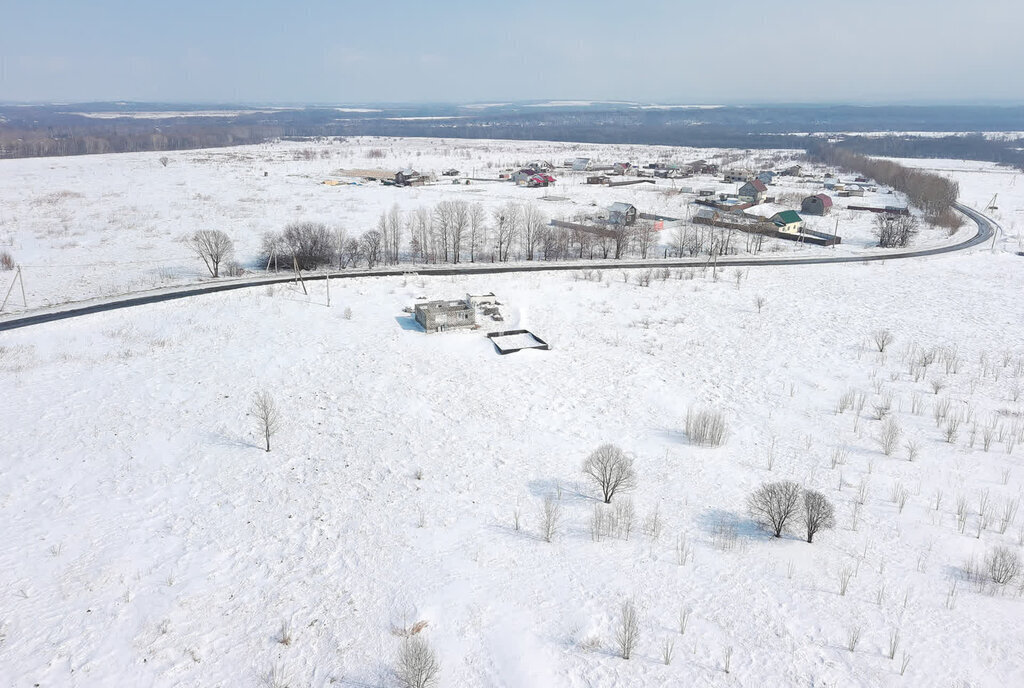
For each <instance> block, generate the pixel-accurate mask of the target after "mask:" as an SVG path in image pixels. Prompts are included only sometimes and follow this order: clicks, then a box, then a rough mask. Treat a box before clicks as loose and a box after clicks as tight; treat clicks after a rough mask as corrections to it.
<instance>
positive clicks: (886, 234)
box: [875, 213, 918, 248]
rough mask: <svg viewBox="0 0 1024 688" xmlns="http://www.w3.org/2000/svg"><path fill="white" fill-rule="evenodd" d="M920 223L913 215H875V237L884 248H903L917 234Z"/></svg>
mask: <svg viewBox="0 0 1024 688" xmlns="http://www.w3.org/2000/svg"><path fill="white" fill-rule="evenodd" d="M917 230H918V222H917V218H916V217H914V216H913V215H909V214H908V215H896V214H891V213H879V214H878V215H875V236H877V237H878V245H879V246H881V247H882V248H893V247H903V246H906V245H908V244H909V243H910V240H911V239H912V238H913V237H914V235H915V234H917Z"/></svg>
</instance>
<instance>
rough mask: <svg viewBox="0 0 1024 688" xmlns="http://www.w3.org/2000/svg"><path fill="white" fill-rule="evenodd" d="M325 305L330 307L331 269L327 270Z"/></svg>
mask: <svg viewBox="0 0 1024 688" xmlns="http://www.w3.org/2000/svg"><path fill="white" fill-rule="evenodd" d="M327 307H328V308H330V307H331V271H330V270H328V271H327Z"/></svg>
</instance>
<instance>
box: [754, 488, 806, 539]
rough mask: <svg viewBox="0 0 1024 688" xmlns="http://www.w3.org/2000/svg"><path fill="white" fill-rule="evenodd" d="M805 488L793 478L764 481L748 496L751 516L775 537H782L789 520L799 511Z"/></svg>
mask: <svg viewBox="0 0 1024 688" xmlns="http://www.w3.org/2000/svg"><path fill="white" fill-rule="evenodd" d="M802 492H803V490H801V489H800V485H799V484H798V483H795V482H793V481H791V480H782V481H779V482H776V483H764V484H762V485H761V487H759V488H758V489H757V491H756V492H754V494H752V495H750V496H749V497H748V498H747V506H748V508H749V509H750V514H751V516H753V517H754V520H756V521H757V522H758V523H760V524H761V525H762V526H763V527H765V528H767V529H768V530H769V531H771V532H772V534H773V535H774V536H775V537H782V533H783V532H784V531H785V530H786V526H787V525H789V522H790V521H792V520H793V518H794V517H795V516H796V515H797V514H798V513H799V507H800V497H801V494H802Z"/></svg>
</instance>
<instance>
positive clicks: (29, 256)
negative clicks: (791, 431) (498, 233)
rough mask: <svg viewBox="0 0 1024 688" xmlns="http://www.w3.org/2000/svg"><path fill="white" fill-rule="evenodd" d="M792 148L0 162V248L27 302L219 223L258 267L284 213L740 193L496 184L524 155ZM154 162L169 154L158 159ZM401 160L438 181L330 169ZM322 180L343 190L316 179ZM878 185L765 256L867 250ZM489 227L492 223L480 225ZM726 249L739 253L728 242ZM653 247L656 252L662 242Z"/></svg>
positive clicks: (349, 224) (118, 270)
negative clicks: (264, 242) (826, 242)
mask: <svg viewBox="0 0 1024 688" xmlns="http://www.w3.org/2000/svg"><path fill="white" fill-rule="evenodd" d="M798 155H799V151H755V152H741V151H727V150H713V149H712V150H709V149H688V148H678V147H667V146H628V145H620V146H614V145H585V144H568V143H547V142H517V141H488V140H482V141H467V140H444V139H397V138H353V139H348V140H346V141H343V142H316V143H314V142H280V143H272V144H266V145H256V146H243V147H236V148H224V149H209V150H198V151H182V152H170V153H137V154H112V155H95V156H79V157H66V158H41V159H22V160H4V161H0V251H7V252H9V253H10V254H11V255H12V257H13V260H14V261H15V262H16V263H18V264H20V265H21V266H22V275H23V278H24V286H25V291H26V296H25V301H26V302H27V304H28V309H32V308H39V307H44V306H48V305H52V304H59V303H66V302H69V301H80V300H83V299H90V298H97V297H106V296H112V295H118V294H125V293H129V292H134V291H139V290H144V289H152V288H157V287H165V286H170V285H180V284H187V283H193V282H196V281H198V280H202V279H205V278H206V276H207V273H206V272H205V269H204V267H203V265H202V263H201V261H200V260H199V259H198V258H197V257H196V256H195V255H193V254H191V253H190V252H189V250H188V248H187V247H186V245H185V244H184V243H183V239H184V238H185V237H187V236H188V235H190V234H191V233H192V232H194V231H196V230H199V229H220V230H223V231H224V232H226V233H227V234H228V235H229V236H230V237H231V238H232V239H233V240H234V242H235V248H236V251H235V258H236V259H237V260H238V261H239V262H241V263H242V264H243V265H244V266H245V267H247V268H249V269H260V268H262V267H264V266H261V265H258V262H259V261H258V255H259V249H260V242H261V237H262V236H263V235H264V233H266V232H270V231H280V230H282V229H283V228H284V227H285V225H287V224H288V223H289V222H294V221H298V220H313V221H318V222H323V223H325V224H326V225H327V226H328V227H330V228H331V229H333V230H336V231H338V232H344V233H346V234H347V235H348V236H358V235H359V234H361V233H363V232H365V231H367V230H369V229H373V228H374V227H375V225H376V222H377V219H378V218H379V217H380V215H381V213H383V212H387V211H389V210H390V209H391V208H393V207H395V206H397V207H398V208H399V210H400V211H401V212H402V214H403V216H405V217H406V218H408V217H411V215H412V214H413V213H414V212H415V211H416V210H417V209H419V208H426V209H428V210H429V209H431V208H433V207H434V206H436V205H437V204H438V203H440V202H442V201H449V200H464V201H467V202H469V203H479V204H480V205H481V206H483V207H484V209H485V211H487V213H488V215H490V211H492V210H494V209H495V208H497V207H499V206H501V205H503V204H505V203H508V202H515V203H531V204H534V205H535V206H536V207H537V208H539V209H540V211H542V212H543V214H544V216H545V217H547V218H555V219H573V218H574V217H576V216H578V215H580V214H584V215H594V216H596V215H601V214H602V213H603V212H604V209H605V208H606V207H607V206H608V205H610V204H611V203H613V202H618V201H622V202H627V203H632V204H634V205H635V206H636V207H637V208H638V209H639V210H640V211H641V212H649V213H654V214H660V215H666V216H669V217H677V218H683V219H686V218H688V217H690V216H691V215H692V213H693V212H694V211H693V206H692V203H691V202H692V201H693V200H694V198H695V194H694V193H683V192H682V189H684V188H689V189H692V190H693V191H694V192H696V191H697V190H700V189H712V190H714V191H715V192H716V193H735V192H736V191H737V188H738V186H739V185H738V184H726V183H723V182H722V181H721V178H720V177H718V178H711V177H696V178H690V179H679V180H665V179H658V180H656V181H657V183H656V184H654V185H651V184H639V185H636V186H627V187H619V188H608V187H604V186H594V185H587V184H586V183H585V182H586V177H587V176H588V173H586V172H571V171H568V170H562V169H559V170H555V177H556V178H557V179H558V181H557V183H556V185H555V186H554V187H550V188H537V189H529V188H525V187H517V186H515V185H513V184H511V183H509V182H499V181H497V177H498V173H499V171H500V170H502V169H506V168H516V167H518V166H521V165H523V164H525V163H528V162H530V161H533V160H549V161H551V162H553V163H555V164H556V165H557V164H561V163H562V162H563V161H564V160H565V159H567V158H570V159H571V158H574V157H590V158H592V159H593V160H594V161H595V162H599V163H604V164H607V165H610V164H612V163H614V162H620V161H629V162H632V163H634V164H637V165H643V164H646V163H648V162H656V161H658V162H669V161H671V162H677V163H686V162H691V161H694V160H697V159H702V158H703V159H708V160H711V161H715V162H718V163H721V164H722V166H723V168H725V169H729V168H741V167H746V168H750V169H752V170H760V169H781V168H782V167H785V166H787V165H788V164H790V161H791V160H792V159H793V158H794V157H795V156H798ZM380 156H382V157H380ZM162 159H163V160H166V161H167V164H166V166H165V165H163V164H162V163H161V160H162ZM409 166H411V167H413V168H414V169H416V170H418V171H419V172H422V173H429V174H434V175H437V179H438V181H437V182H436V183H434V184H431V185H428V186H424V187H414V188H396V187H386V186H381V185H379V184H377V183H373V182H371V183H367V182H364V181H362V180H355V179H353V178H350V177H344V176H342V175H340V174H339V172H340V171H343V170H364V169H385V170H398V169H401V168H404V167H409ZM451 167H454V168H456V169H458V170H460V172H461V173H462V175H463V176H470V177H473V178H474V181H472V183H471V184H470V185H468V186H467V185H452V184H451V182H450V179H449V178H448V177H443V176H441V172H442V171H443V170H445V169H448V168H451ZM812 171H814V170H812ZM816 172H819V173H824V170H823V169H821V170H816ZM590 174H594V173H590ZM968 174H972V173H968ZM479 179H492V180H494V181H477V180H479ZM626 179H629V178H628V177H626ZM327 180H331V181H338V182H342V183H341V185H338V186H330V185H325V184H323V182H324V181H327ZM349 182H355V183H352V184H350V183H349ZM982 186H983V187H984V184H983V185H982ZM984 188H987V187H984ZM823 190H824V189H823V187H822V186H821V184H820V183H814V182H812V181H809V180H797V179H795V178H787V177H778V178H777V184H775V185H772V186H771V187H769V195H772V196H777V197H779V198H780V199H784V202H783V203H776V204H771V205H765V206H760V207H758V208H756V209H755V211H754V212H757V213H760V214H768V215H770V214H772V213H774V212H777V211H779V210H783V209H786V208H796V209H799V207H800V205H799V204H800V199H801V198H802V197H804V196H807V195H810V194H813V193H818V192H821V191H823ZM882 191H884V190H883V189H880V190H879V193H876V194H871V193H869V194H867V196H865V197H864V198H850V199H847V198H836V199H835V200H836V208H835V209H834V211H833V214H832V215H831V216H829V217H824V218H815V217H808V218H805V219H806V221H807V226H808V227H809V228H810V229H814V230H817V231H824V232H835V231H837V230H838V233H839V234H840V235H841V236H842V237H843V243H842V245H840V246H837V247H835V248H830V249H821V248H818V247H813V246H805V245H803V244H798V243H795V242H788V241H780V240H768V241H766V242H765V247H764V253H765V254H767V255H775V254H791V253H800V254H808V255H821V254H826V255H833V254H834V255H851V254H853V255H857V254H861V253H865V252H871V251H874V250H875V249H874V244H875V240H874V236H873V234H872V219H873V216H872V214H871V213H864V212H860V213H858V212H855V211H849V210H846V208H845V206H846V205H847V202H848V201H851V202H855V204H860V205H876V206H884V205H894V204H895V205H902V204H903V201H902V199H900V198H899V197H898V196H894V195H889V194H886V193H882ZM987 198H988V197H986V198H985V199H984V200H986V201H987ZM979 202H981V201H979ZM487 224H488V225H493V222H491V220H490V218H488V222H487ZM973 231H974V227H973V225H967V226H965V228H964V229H962V230H961V231H960V232H958V233H957V234H956V235H954V236H952V237H950V236H948V234H947V233H946V232H945V231H944V230H934V229H932V230H929V229H926V230H924V231H922V233H921V234H920V235H919V236H918V237H917V239H916V241H915V244H914V245H915V247H927V246H937V245H942V244H946V243H950V242H955V241H959V240H962V239H964V238H965V237H966V236H968V235H969V234H970V233H972V232H973ZM665 233H666V234H668V233H669V230H668V229H666V230H665ZM409 236H410V235H409V233H408V232H406V233H405V239H404V241H403V250H405V251H406V253H408V239H409ZM668 241H669V237H663V242H662V243H668ZM492 244H493V242H492ZM492 244H490V245H492ZM736 244H737V247H738V248H739V249H740V250H743V249H744V245H743V242H742V241H740V242H736ZM488 253H490V251H488ZM514 253H515V252H513V254H514ZM657 253H658V255H663V254H664V250H661V251H658V252H657ZM407 257H408V256H407ZM485 259H486V258H485ZM10 279H11V273H9V272H0V285H2V286H3V287H4V288H5V289H6V287H7V286H8V285H9V284H10ZM20 297H21V294H20V285H19V289H18V290H17V291H16V293H15V295H14V298H13V299H12V300H11V302H9V303H8V306H7V309H8V311H10V310H24V309H25V308H24V306H23V305H22V304H23V302H22V300H21V298H20Z"/></svg>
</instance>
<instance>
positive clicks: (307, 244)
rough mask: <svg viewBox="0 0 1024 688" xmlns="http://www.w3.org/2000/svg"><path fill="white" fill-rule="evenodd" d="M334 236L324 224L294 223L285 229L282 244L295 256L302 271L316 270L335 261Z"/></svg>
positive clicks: (287, 251) (286, 250)
mask: <svg viewBox="0 0 1024 688" xmlns="http://www.w3.org/2000/svg"><path fill="white" fill-rule="evenodd" d="M334 239H335V236H334V234H332V233H331V231H330V230H329V229H327V225H325V224H324V223H322V222H292V223H291V224H289V225H287V226H286V227H285V228H284V233H283V234H282V235H281V242H282V244H283V246H284V250H285V252H286V253H288V254H290V255H291V256H294V258H295V261H296V262H298V264H299V269H300V270H315V269H316V268H318V267H320V266H321V265H328V264H330V263H331V261H333V260H334V255H335V252H336V250H335V249H336V247H335V245H334Z"/></svg>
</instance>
